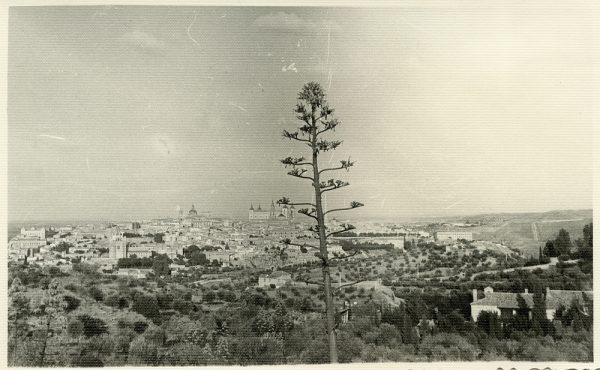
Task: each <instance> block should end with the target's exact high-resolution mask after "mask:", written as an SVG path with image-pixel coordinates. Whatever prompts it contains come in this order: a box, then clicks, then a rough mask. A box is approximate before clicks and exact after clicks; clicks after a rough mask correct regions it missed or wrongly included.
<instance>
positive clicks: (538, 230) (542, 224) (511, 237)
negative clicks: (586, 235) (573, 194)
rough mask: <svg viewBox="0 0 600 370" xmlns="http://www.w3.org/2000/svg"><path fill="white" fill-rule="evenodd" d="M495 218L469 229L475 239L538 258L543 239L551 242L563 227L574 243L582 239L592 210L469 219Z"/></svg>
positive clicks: (501, 215)
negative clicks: (491, 241)
mask: <svg viewBox="0 0 600 370" xmlns="http://www.w3.org/2000/svg"><path fill="white" fill-rule="evenodd" d="M491 216H494V217H498V219H496V220H495V221H492V222H490V223H488V224H485V225H482V226H477V227H473V228H470V230H472V231H473V236H474V237H475V238H476V239H487V240H494V241H502V242H504V243H505V244H508V245H511V246H514V247H517V248H519V249H521V250H522V251H523V252H524V253H526V254H531V255H535V256H537V254H538V248H539V246H543V245H544V244H545V243H546V240H549V239H554V238H555V237H556V235H557V234H558V231H559V230H560V229H561V228H564V229H565V230H567V231H568V232H569V234H570V235H571V239H572V240H575V239H577V238H580V237H582V235H583V231H582V230H583V227H584V226H585V225H586V224H588V223H590V222H592V211H591V210H584V211H551V212H544V213H526V214H499V215H482V216H475V217H471V218H469V220H470V221H471V222H477V217H481V218H484V217H487V218H488V219H489V217H491Z"/></svg>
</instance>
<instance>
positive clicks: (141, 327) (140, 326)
mask: <svg viewBox="0 0 600 370" xmlns="http://www.w3.org/2000/svg"><path fill="white" fill-rule="evenodd" d="M147 328H148V323H147V322H145V321H136V322H134V323H133V331H135V332H136V333H138V334H143V333H144V332H145V331H146V329H147Z"/></svg>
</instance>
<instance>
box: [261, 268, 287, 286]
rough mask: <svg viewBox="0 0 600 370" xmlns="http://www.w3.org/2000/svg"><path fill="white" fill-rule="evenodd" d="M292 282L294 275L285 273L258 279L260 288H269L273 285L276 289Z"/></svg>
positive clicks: (275, 273) (281, 272)
mask: <svg viewBox="0 0 600 370" xmlns="http://www.w3.org/2000/svg"><path fill="white" fill-rule="evenodd" d="M291 281H292V275H290V274H289V273H287V272H285V271H275V272H273V273H271V274H269V275H260V276H259V277H258V286H259V287H269V286H271V284H273V285H275V287H276V288H279V287H282V286H284V285H286V284H288V283H290V282H291Z"/></svg>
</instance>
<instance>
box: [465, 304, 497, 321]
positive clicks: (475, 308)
mask: <svg viewBox="0 0 600 370" xmlns="http://www.w3.org/2000/svg"><path fill="white" fill-rule="evenodd" d="M482 311H487V312H495V313H497V314H498V315H500V309H499V308H498V307H496V306H480V305H471V319H473V321H474V322H477V317H479V314H480V313H481V312H482Z"/></svg>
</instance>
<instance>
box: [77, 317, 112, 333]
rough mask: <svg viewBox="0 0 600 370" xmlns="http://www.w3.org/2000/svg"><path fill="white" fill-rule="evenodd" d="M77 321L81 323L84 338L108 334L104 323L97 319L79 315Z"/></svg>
mask: <svg viewBox="0 0 600 370" xmlns="http://www.w3.org/2000/svg"><path fill="white" fill-rule="evenodd" d="M77 319H78V320H79V321H81V322H82V323H83V334H84V335H85V336H86V337H93V336H98V335H101V334H104V333H108V326H107V325H106V323H105V322H104V321H102V320H100V319H98V318H95V317H91V316H89V315H79V316H77Z"/></svg>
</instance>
